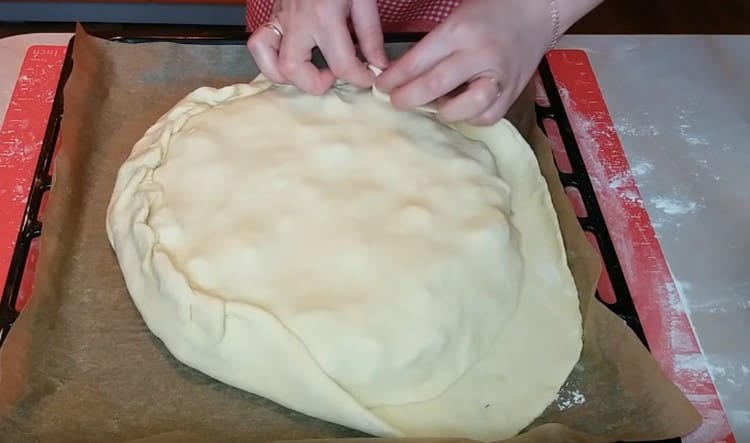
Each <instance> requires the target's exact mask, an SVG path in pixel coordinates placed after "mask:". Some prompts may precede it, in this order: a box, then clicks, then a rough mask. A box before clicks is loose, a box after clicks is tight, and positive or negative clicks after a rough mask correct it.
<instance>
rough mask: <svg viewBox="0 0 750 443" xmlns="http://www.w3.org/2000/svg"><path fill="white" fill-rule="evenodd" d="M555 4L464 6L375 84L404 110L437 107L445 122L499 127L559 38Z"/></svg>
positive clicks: (497, 0)
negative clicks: (552, 7) (553, 12)
mask: <svg viewBox="0 0 750 443" xmlns="http://www.w3.org/2000/svg"><path fill="white" fill-rule="evenodd" d="M549 6H550V5H549V3H548V2H546V1H529V0H464V2H463V3H462V4H461V5H460V6H458V7H457V8H456V9H455V10H454V11H453V12H452V13H451V14H450V15H449V16H448V18H446V19H445V21H444V22H443V23H441V24H440V25H439V26H438V27H436V28H435V29H434V30H433V31H431V32H430V33H429V34H427V36H425V38H424V39H422V41H420V42H419V43H417V44H416V45H415V46H414V47H412V48H411V49H410V50H409V51H407V52H406V53H405V54H404V55H403V56H402V57H401V58H400V59H398V60H397V61H395V62H393V63H392V66H391V67H390V68H388V69H387V70H385V72H383V74H381V75H380V76H379V77H378V79H377V80H376V82H375V85H376V87H377V88H378V89H380V90H381V91H383V92H386V93H390V96H391V103H392V104H393V105H394V106H395V107H397V108H400V109H411V108H415V107H417V106H422V105H425V104H427V103H430V102H433V101H437V102H436V104H437V106H438V115H439V117H440V118H441V119H442V120H443V121H446V122H457V121H468V122H469V123H472V124H475V125H490V124H494V123H495V122H497V121H498V120H500V119H501V118H502V117H503V116H504V115H505V113H506V111H507V110H508V108H509V107H510V105H511V104H512V103H513V102H514V101H515V99H516V98H518V96H519V94H521V92H522V91H523V89H524V87H525V86H526V85H527V84H528V81H529V80H530V78H531V76H532V75H533V74H534V72H535V70H536V68H537V66H538V64H539V62H540V60H541V59H542V57H543V56H544V53H545V51H546V50H547V48H548V46H549V44H550V42H551V41H552V40H553V38H554V37H553V34H554V32H555V31H554V29H553V25H552V22H551V17H550V8H549ZM462 85H465V86H466V87H465V89H464V90H462V91H460V92H459V91H457V89H458V88H460V87H461V86H462ZM452 92H454V94H451V95H449V93H452Z"/></svg>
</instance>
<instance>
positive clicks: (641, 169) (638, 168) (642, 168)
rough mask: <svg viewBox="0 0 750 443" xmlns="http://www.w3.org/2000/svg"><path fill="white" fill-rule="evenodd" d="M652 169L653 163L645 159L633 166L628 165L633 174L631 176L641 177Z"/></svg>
mask: <svg viewBox="0 0 750 443" xmlns="http://www.w3.org/2000/svg"><path fill="white" fill-rule="evenodd" d="M653 171H654V165H653V163H649V162H645V161H644V162H640V163H637V164H635V165H634V166H631V167H630V172H631V173H632V174H633V177H643V176H645V175H648V174H650V173H651V172H653Z"/></svg>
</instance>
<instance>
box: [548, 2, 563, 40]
mask: <svg viewBox="0 0 750 443" xmlns="http://www.w3.org/2000/svg"><path fill="white" fill-rule="evenodd" d="M549 10H550V14H551V15H552V41H551V42H550V43H549V46H548V47H547V50H548V51H549V50H550V49H552V48H554V47H555V46H556V45H557V42H558V41H559V40H560V37H561V35H560V9H559V8H558V7H557V0H549Z"/></svg>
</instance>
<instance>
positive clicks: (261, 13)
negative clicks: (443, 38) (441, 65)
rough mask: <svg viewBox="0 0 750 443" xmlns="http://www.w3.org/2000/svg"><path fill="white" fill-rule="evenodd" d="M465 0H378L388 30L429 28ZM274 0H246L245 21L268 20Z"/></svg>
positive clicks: (254, 26)
mask: <svg viewBox="0 0 750 443" xmlns="http://www.w3.org/2000/svg"><path fill="white" fill-rule="evenodd" d="M461 1H462V0H378V11H379V13H380V21H381V23H382V24H383V31H385V32H428V31H430V30H432V28H434V27H435V26H437V25H438V24H440V22H442V21H443V20H445V18H446V17H448V14H450V13H451V11H453V9H454V8H455V7H457V6H458V5H460V4H461ZM272 11H273V0H247V8H246V13H245V14H246V15H245V21H246V24H247V30H248V31H250V32H252V31H254V30H256V29H258V28H259V27H260V26H262V25H263V24H264V23H266V22H268V20H270V18H271V14H272Z"/></svg>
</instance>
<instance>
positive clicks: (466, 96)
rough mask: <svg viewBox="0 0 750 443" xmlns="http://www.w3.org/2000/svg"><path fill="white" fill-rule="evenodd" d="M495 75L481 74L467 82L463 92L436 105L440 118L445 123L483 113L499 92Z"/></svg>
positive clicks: (494, 100) (497, 96) (493, 102)
mask: <svg viewBox="0 0 750 443" xmlns="http://www.w3.org/2000/svg"><path fill="white" fill-rule="evenodd" d="M495 78H496V77H490V76H482V77H478V78H477V79H475V80H474V81H472V82H470V83H469V86H468V87H467V88H466V90H465V91H464V92H462V93H461V94H459V95H458V96H456V97H454V98H451V99H449V100H446V101H445V102H444V103H442V104H440V105H439V106H438V115H439V116H440V119H441V120H442V121H444V122H447V123H453V122H459V121H464V120H469V119H471V118H475V117H479V116H480V115H482V114H484V112H485V111H487V110H488V109H489V108H490V107H491V106H492V105H493V104H495V102H496V101H498V99H499V97H500V93H501V88H500V83H498V82H497V80H495Z"/></svg>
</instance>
